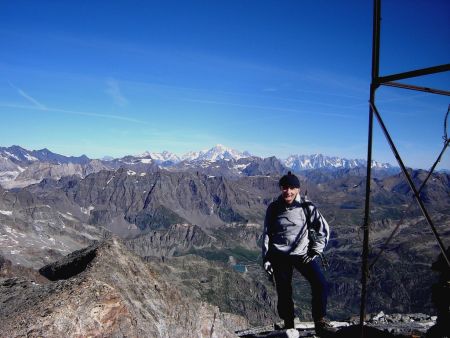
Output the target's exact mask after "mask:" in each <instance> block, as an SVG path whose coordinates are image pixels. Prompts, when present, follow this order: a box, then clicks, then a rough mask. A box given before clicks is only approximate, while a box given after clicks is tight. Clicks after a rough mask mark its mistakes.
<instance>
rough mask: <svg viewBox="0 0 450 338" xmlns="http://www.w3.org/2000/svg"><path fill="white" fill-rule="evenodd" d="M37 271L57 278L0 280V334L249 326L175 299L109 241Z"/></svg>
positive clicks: (169, 333)
mask: <svg viewBox="0 0 450 338" xmlns="http://www.w3.org/2000/svg"><path fill="white" fill-rule="evenodd" d="M41 270H42V271H43V273H45V274H46V275H48V276H50V277H51V278H52V279H54V280H55V281H54V282H52V283H48V284H45V285H38V284H35V283H32V282H31V281H28V280H25V279H23V278H12V279H11V278H10V279H1V280H0V303H1V304H2V306H1V307H0V332H3V333H5V332H8V336H28V337H40V336H45V337H62V336H114V337H125V336H126V337H142V336H147V337H206V336H208V337H233V336H235V335H234V330H235V329H236V327H237V328H240V327H241V328H242V327H245V326H246V325H248V324H247V322H246V320H245V319H243V318H242V317H239V316H235V315H229V314H224V313H221V312H220V311H219V309H218V308H217V307H214V306H211V305H209V304H206V303H200V302H198V301H195V300H193V299H190V298H186V297H185V296H183V295H181V294H180V293H179V292H178V290H177V289H176V288H174V287H173V286H172V285H170V284H169V282H168V279H166V278H165V277H164V276H162V275H161V274H160V273H157V272H156V271H155V270H153V269H152V268H151V266H150V264H148V263H146V262H145V261H143V260H142V259H141V258H140V257H138V256H137V255H135V254H134V253H132V252H130V251H128V250H127V249H126V247H125V246H124V244H123V243H122V241H121V240H119V239H118V238H115V237H114V238H111V239H108V240H106V241H104V242H99V243H96V244H94V245H91V246H90V247H88V248H86V249H84V250H79V251H78V252H75V253H73V254H71V255H69V256H67V257H66V258H65V259H63V260H62V261H60V262H56V263H54V264H51V265H48V266H46V267H44V268H43V269H41ZM153 286H155V287H153ZM0 336H1V337H4V335H3V334H0Z"/></svg>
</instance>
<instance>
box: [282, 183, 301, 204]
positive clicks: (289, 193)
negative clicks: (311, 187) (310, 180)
mask: <svg viewBox="0 0 450 338" xmlns="http://www.w3.org/2000/svg"><path fill="white" fill-rule="evenodd" d="M299 192H300V189H299V188H294V187H288V186H283V187H281V196H282V197H283V199H284V201H285V202H286V203H287V204H291V203H292V202H294V200H295V197H296V196H297V194H298V193H299Z"/></svg>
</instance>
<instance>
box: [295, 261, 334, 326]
mask: <svg viewBox="0 0 450 338" xmlns="http://www.w3.org/2000/svg"><path fill="white" fill-rule="evenodd" d="M295 268H296V269H297V270H298V271H300V273H301V274H302V275H303V276H304V277H305V278H306V279H307V280H308V282H309V284H310V285H311V294H312V317H313V319H314V321H315V322H317V321H320V320H322V319H323V318H324V317H325V316H326V314H327V298H328V283H327V281H326V279H325V276H324V275H323V273H322V270H321V269H320V265H319V263H317V258H316V259H315V260H313V261H311V262H310V263H308V264H303V263H301V260H300V259H296V260H295Z"/></svg>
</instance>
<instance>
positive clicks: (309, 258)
mask: <svg viewBox="0 0 450 338" xmlns="http://www.w3.org/2000/svg"><path fill="white" fill-rule="evenodd" d="M319 255H320V252H318V251H316V250H314V249H309V250H308V253H307V254H306V255H305V257H304V258H303V263H305V264H308V263H310V262H312V261H313V260H314V258H316V257H317V256H319Z"/></svg>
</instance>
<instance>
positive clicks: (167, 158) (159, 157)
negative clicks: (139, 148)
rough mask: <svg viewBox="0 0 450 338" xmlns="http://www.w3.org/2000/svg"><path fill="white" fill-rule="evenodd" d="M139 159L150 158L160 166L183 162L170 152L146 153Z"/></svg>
mask: <svg viewBox="0 0 450 338" xmlns="http://www.w3.org/2000/svg"><path fill="white" fill-rule="evenodd" d="M138 157H140V158H146V159H149V158H150V159H152V160H153V161H155V162H156V163H158V164H159V163H164V162H171V163H178V162H180V161H181V159H180V157H179V156H178V155H176V154H174V153H171V152H170V151H167V150H164V151H163V152H162V153H155V152H149V151H146V152H145V153H143V154H141V155H139V156H138Z"/></svg>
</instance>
